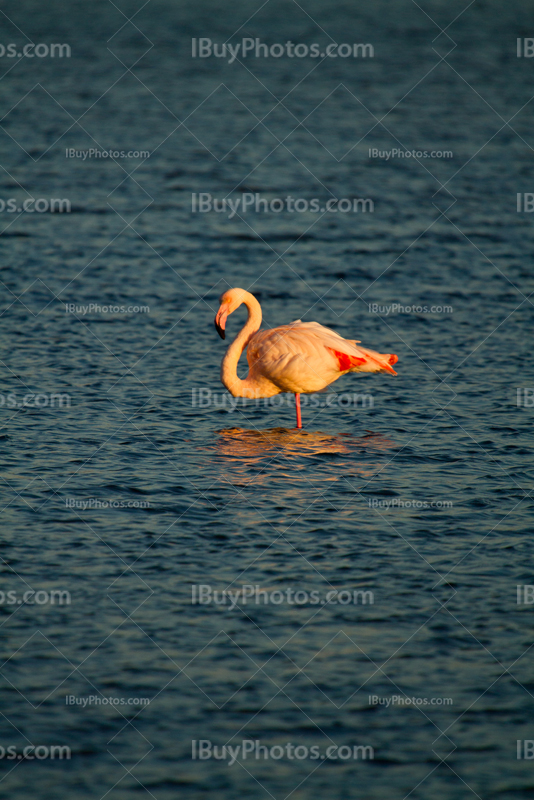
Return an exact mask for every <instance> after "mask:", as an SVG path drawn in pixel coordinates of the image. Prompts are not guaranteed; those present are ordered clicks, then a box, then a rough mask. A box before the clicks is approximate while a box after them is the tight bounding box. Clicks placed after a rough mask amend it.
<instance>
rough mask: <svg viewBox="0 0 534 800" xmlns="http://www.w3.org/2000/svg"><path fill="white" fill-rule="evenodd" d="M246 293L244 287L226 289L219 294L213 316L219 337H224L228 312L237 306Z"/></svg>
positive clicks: (242, 300) (231, 311)
mask: <svg viewBox="0 0 534 800" xmlns="http://www.w3.org/2000/svg"><path fill="white" fill-rule="evenodd" d="M247 294H248V293H247V292H246V291H245V290H244V289H228V291H227V292H224V294H222V295H221V297H220V300H219V303H220V306H219V310H218V311H217V316H216V317H215V328H216V329H217V333H218V334H219V336H220V337H221V339H224V338H225V329H226V320H227V319H228V315H229V314H233V312H234V311H235V310H236V309H237V308H239V306H240V305H241V304H242V303H243V302H244V300H245V296H246V295H247Z"/></svg>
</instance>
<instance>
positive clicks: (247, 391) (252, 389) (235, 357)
mask: <svg viewBox="0 0 534 800" xmlns="http://www.w3.org/2000/svg"><path fill="white" fill-rule="evenodd" d="M243 303H244V304H245V305H246V307H247V309H248V319H247V321H246V323H245V325H244V327H243V328H242V329H241V331H240V332H239V333H238V334H237V336H236V337H235V339H234V341H233V342H232V344H231V345H230V347H229V348H228V350H227V351H226V354H225V356H224V358H223V361H222V365H221V381H222V383H223V384H224V386H225V387H226V388H227V389H228V391H229V392H230V394H231V395H232V397H255V396H256V390H257V387H256V386H255V384H254V381H253V380H251V379H250V378H249V377H247V378H245V380H241V378H238V376H237V364H238V362H239V359H240V358H241V354H242V352H243V350H244V349H245V347H246V346H247V344H248V343H249V341H250V338H251V336H253V335H254V334H255V333H256V331H258V330H259V328H260V325H261V306H260V304H259V303H258V301H257V300H256V298H255V297H254V295H252V294H250V293H249V292H246V293H245V295H244V298H243Z"/></svg>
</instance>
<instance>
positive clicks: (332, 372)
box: [247, 320, 398, 392]
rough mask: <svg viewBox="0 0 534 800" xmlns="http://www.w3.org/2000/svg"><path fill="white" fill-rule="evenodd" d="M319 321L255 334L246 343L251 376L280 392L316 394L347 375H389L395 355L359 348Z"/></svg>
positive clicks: (355, 343) (356, 343)
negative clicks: (255, 376) (265, 381)
mask: <svg viewBox="0 0 534 800" xmlns="http://www.w3.org/2000/svg"><path fill="white" fill-rule="evenodd" d="M358 344H359V342H357V341H356V340H348V339H343V337H342V336H340V335H339V334H338V333H336V332H335V331H333V330H331V329H330V328H325V327H324V326H323V325H320V324H319V323H318V322H300V320H298V321H295V322H292V323H291V324H289V325H281V326H280V327H278V328H272V329H270V330H267V331H258V333H255V334H254V335H253V336H252V337H251V339H250V340H249V343H248V348H247V360H248V363H249V367H250V370H251V372H252V373H253V374H255V375H258V377H259V376H260V375H261V376H262V377H263V378H267V379H268V380H270V381H272V383H274V384H275V385H276V386H278V387H279V388H280V390H281V391H289V392H318V391H320V390H321V389H323V388H324V387H325V386H328V385H329V384H330V383H332V382H333V381H335V380H336V379H337V378H339V377H340V376H341V375H343V374H344V373H346V372H382V371H385V372H390V373H393V374H394V375H396V372H394V370H393V369H392V368H391V366H390V365H391V364H394V363H396V361H397V360H398V359H397V356H395V355H393V354H386V355H383V354H381V353H377V352H375V351H374V350H368V349H367V348H363V347H358Z"/></svg>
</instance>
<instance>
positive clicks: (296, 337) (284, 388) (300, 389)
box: [215, 289, 398, 427]
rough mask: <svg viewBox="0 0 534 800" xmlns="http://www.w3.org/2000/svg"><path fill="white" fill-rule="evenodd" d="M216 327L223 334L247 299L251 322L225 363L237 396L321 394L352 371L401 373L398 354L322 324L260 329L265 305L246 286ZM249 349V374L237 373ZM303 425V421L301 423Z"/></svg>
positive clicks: (224, 305) (228, 299) (230, 294)
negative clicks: (380, 350) (395, 366)
mask: <svg viewBox="0 0 534 800" xmlns="http://www.w3.org/2000/svg"><path fill="white" fill-rule="evenodd" d="M220 303H221V305H220V308H219V311H218V313H217V316H216V318H215V326H216V328H217V330H218V332H219V334H220V335H221V336H222V337H223V338H224V333H225V325H226V319H227V317H228V316H229V314H231V313H233V312H234V311H235V310H236V309H237V308H239V306H240V305H241V304H242V303H244V304H245V305H246V306H247V308H248V312H249V316H248V320H247V323H246V324H245V326H244V328H243V329H242V330H241V332H240V333H239V334H238V335H237V337H236V338H235V339H234V341H233V342H232V344H231V345H230V347H229V348H228V350H227V352H226V355H225V357H224V359H223V362H222V366H221V380H222V382H223V384H224V385H225V386H226V388H227V389H228V391H229V392H230V394H231V395H233V397H272V396H273V395H276V394H279V393H280V392H293V393H294V394H295V395H296V400H297V423H298V422H300V414H299V411H300V403H299V395H300V394H303V393H304V394H307V393H312V392H319V391H321V389H324V388H325V387H326V386H329V385H330V384H331V383H333V382H334V381H336V380H337V379H338V378H340V377H341V376H342V375H345V374H346V373H347V372H389V373H391V374H393V375H396V374H397V373H396V372H395V371H394V370H393V369H392V367H391V365H392V364H395V363H396V362H397V361H398V358H397V356H396V355H394V354H393V353H388V354H385V355H384V354H382V353H377V352H375V351H374V350H368V349H367V348H364V347H360V346H359V342H358V341H356V340H351V339H343V337H342V336H340V335H339V334H338V333H336V332H335V331H333V330H330V328H325V327H324V326H323V325H320V324H319V323H318V322H301V320H296V321H295V322H291V323H290V324H289V325H280V326H279V327H277V328H271V329H269V330H265V331H260V330H258V329H259V327H260V325H261V318H262V315H261V307H260V304H259V303H258V301H257V300H256V298H255V297H254V296H253V295H252V294H250V292H247V291H245V290H244V289H229V290H228V291H227V292H225V293H224V294H223V295H222V297H221V299H220ZM245 348H246V349H247V361H248V365H249V373H248V376H247V377H246V378H245V379H244V380H241V379H240V378H238V376H237V363H238V361H239V357H240V356H241V354H242V352H243V350H244V349H245ZM298 427H301V425H298Z"/></svg>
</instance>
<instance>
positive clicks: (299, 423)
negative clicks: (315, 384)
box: [295, 394, 302, 428]
mask: <svg viewBox="0 0 534 800" xmlns="http://www.w3.org/2000/svg"><path fill="white" fill-rule="evenodd" d="M295 408H296V409H297V428H302V419H301V416H300V394H296V395H295Z"/></svg>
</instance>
